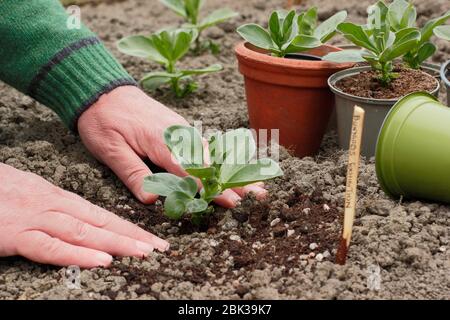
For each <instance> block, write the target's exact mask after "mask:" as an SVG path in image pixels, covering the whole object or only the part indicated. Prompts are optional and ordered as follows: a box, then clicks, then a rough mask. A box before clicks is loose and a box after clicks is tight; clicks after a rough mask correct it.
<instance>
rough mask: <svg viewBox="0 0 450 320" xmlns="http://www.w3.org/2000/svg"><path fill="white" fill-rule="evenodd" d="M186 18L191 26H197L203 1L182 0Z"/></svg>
mask: <svg viewBox="0 0 450 320" xmlns="http://www.w3.org/2000/svg"><path fill="white" fill-rule="evenodd" d="M183 1H184V7H185V9H186V13H187V17H188V18H189V20H190V22H191V23H192V24H197V20H198V14H199V11H200V8H201V7H202V5H203V0H183Z"/></svg>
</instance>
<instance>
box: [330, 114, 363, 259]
mask: <svg viewBox="0 0 450 320" xmlns="http://www.w3.org/2000/svg"><path fill="white" fill-rule="evenodd" d="M364 113H365V112H364V109H362V108H360V107H358V106H355V108H354V111H353V123H352V132H351V137H350V146H349V150H348V166H347V185H346V188H345V212H344V229H343V232H342V238H341V241H340V244H339V249H338V252H337V255H336V263H338V264H341V265H343V264H345V261H346V259H347V252H348V248H349V246H350V240H351V237H352V229H353V221H354V220H355V211H356V191H357V186H358V171H359V160H360V151H361V139H362V133H363V128H364Z"/></svg>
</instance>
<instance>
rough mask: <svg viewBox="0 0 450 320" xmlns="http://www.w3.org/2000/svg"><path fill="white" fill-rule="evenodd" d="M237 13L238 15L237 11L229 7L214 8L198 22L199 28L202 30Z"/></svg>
mask: <svg viewBox="0 0 450 320" xmlns="http://www.w3.org/2000/svg"><path fill="white" fill-rule="evenodd" d="M237 15H238V13H237V12H235V11H233V10H231V9H229V8H223V9H218V10H215V11H213V12H212V13H211V14H210V15H208V16H207V17H206V18H204V19H203V20H202V21H201V22H200V26H199V28H200V29H201V30H204V29H206V28H209V27H211V26H214V25H216V24H219V23H222V22H224V21H227V20H228V19H231V18H234V17H236V16H237Z"/></svg>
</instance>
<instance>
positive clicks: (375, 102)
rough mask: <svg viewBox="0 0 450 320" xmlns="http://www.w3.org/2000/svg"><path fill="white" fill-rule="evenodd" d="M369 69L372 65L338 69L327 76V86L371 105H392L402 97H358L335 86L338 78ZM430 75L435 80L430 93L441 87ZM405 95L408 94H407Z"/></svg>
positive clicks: (352, 98)
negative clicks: (433, 87) (434, 86)
mask: <svg viewBox="0 0 450 320" xmlns="http://www.w3.org/2000/svg"><path fill="white" fill-rule="evenodd" d="M371 69H372V67H370V66H362V67H353V68H350V69H346V70H342V71H338V72H336V73H335V74H333V75H332V76H330V77H329V78H328V86H329V87H330V89H331V91H333V93H334V94H336V95H338V96H341V97H343V98H346V99H348V100H351V101H355V102H358V103H365V104H373V105H394V104H396V103H397V102H398V101H400V100H401V99H402V98H403V97H400V98H397V99H374V98H364V97H358V96H355V95H353V94H349V93H345V92H344V91H342V90H340V89H338V88H337V87H336V86H335V84H336V82H338V81H339V80H341V79H343V78H347V77H349V76H352V75H355V74H358V73H361V72H363V71H368V70H371ZM421 72H423V71H421ZM427 75H429V74H427ZM430 77H431V78H433V79H434V81H436V88H435V89H434V90H433V91H431V92H428V93H430V94H432V95H433V94H437V93H438V92H439V90H440V88H441V84H440V83H439V81H438V80H437V79H435V78H434V77H433V76H431V75H430ZM406 96H409V94H408V95H406ZM406 96H405V97H406Z"/></svg>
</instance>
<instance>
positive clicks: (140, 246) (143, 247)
mask: <svg viewBox="0 0 450 320" xmlns="http://www.w3.org/2000/svg"><path fill="white" fill-rule="evenodd" d="M136 247H137V248H138V249H139V250H140V251H142V252H143V253H144V254H145V255H148V254H149V253H150V252H153V246H152V245H151V244H148V243H145V242H142V241H136Z"/></svg>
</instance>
